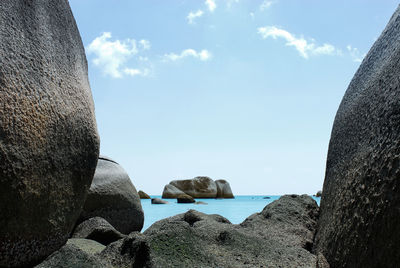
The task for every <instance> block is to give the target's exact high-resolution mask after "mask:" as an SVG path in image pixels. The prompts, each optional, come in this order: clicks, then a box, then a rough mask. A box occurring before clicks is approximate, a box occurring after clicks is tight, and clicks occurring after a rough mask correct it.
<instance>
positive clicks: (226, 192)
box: [215, 180, 235, 198]
mask: <svg viewBox="0 0 400 268" xmlns="http://www.w3.org/2000/svg"><path fill="white" fill-rule="evenodd" d="M215 184H216V185H217V198H235V197H234V196H233V193H232V190H231V186H230V185H229V182H227V181H226V180H216V181H215Z"/></svg>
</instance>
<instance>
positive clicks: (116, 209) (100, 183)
mask: <svg viewBox="0 0 400 268" xmlns="http://www.w3.org/2000/svg"><path fill="white" fill-rule="evenodd" d="M93 217H101V218H104V219H105V220H106V221H108V222H109V223H110V224H111V225H112V226H114V227H115V229H117V230H118V231H120V232H121V233H123V234H129V233H130V232H133V231H140V230H141V229H142V227H143V222H144V215H143V210H142V204H141V203H140V198H139V195H138V193H137V192H136V189H135V186H133V184H132V182H131V180H130V179H129V176H128V174H127V173H126V172H125V170H124V169H123V168H122V167H121V166H120V165H119V164H118V163H117V162H115V161H114V160H112V159H110V158H107V157H105V156H100V157H99V161H98V163H97V168H96V172H95V174H94V178H93V182H92V185H91V186H90V189H89V194H88V196H87V199H86V203H85V205H84V208H83V211H82V214H81V219H80V221H83V220H86V219H89V218H93Z"/></svg>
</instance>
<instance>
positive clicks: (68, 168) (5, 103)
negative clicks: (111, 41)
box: [0, 0, 99, 267]
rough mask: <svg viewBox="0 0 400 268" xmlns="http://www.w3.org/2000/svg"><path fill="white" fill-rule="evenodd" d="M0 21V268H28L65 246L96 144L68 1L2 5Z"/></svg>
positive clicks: (93, 162)
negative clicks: (26, 267)
mask: <svg viewBox="0 0 400 268" xmlns="http://www.w3.org/2000/svg"><path fill="white" fill-rule="evenodd" d="M0 21H1V23H0V103H1V107H0V159H1V161H0V173H1V175H0V215H1V217H0V267H4V266H5V267H21V266H32V265H34V264H35V263H38V262H39V261H40V260H42V259H44V258H45V257H47V256H48V255H49V254H51V253H52V252H54V251H56V250H57V249H59V248H60V247H61V246H62V245H64V244H65V242H66V241H67V239H68V236H69V234H70V232H71V231H72V228H73V227H74V224H75V222H76V220H77V218H78V217H79V214H80V212H81V210H82V206H83V203H84V201H85V198H86V193H87V190H88V189H89V187H90V184H91V182H92V178H93V174H94V171H95V168H96V163H97V158H98V154H99V137H98V134H97V126H96V120H95V113H94V104H93V99H92V94H91V90H90V86H89V81H88V74H87V61H86V56H85V51H84V48H83V45H82V41H81V37H80V35H79V32H78V29H77V26H76V23H75V20H74V17H73V15H72V12H71V9H70V7H69V4H68V1H67V0H59V1H44V0H38V1H26V0H13V1H0Z"/></svg>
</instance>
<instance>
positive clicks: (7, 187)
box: [0, 0, 400, 268]
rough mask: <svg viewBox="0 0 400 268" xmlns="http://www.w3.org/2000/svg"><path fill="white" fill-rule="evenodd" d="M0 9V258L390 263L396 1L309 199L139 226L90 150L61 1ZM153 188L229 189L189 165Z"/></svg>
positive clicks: (92, 143) (95, 150) (84, 93)
mask: <svg viewBox="0 0 400 268" xmlns="http://www.w3.org/2000/svg"><path fill="white" fill-rule="evenodd" d="M0 21H1V24H0V40H1V42H0V55H1V57H0V92H1V93H0V103H1V104H2V108H1V109H0V159H1V161H0V170H1V176H0V213H1V217H0V267H39V268H52V267H57V268H62V267H71V268H72V267H82V268H94V267H96V268H97V267H115V268H119V267H162V268H164V267H316V268H328V267H366V268H368V267H397V266H398V262H399V261H400V251H399V250H398V246H399V245H400V224H399V223H400V209H399V207H400V206H399V204H400V193H399V189H400V181H399V176H400V146H399V144H400V79H399V77H400V45H399V40H400V8H398V9H397V10H396V11H395V13H394V14H393V16H392V18H391V20H390V21H389V23H388V25H387V27H386V28H385V29H384V31H383V33H382V35H381V36H380V37H379V38H378V39H377V41H376V42H375V44H374V46H373V47H372V48H371V50H370V52H369V53H368V55H367V56H366V57H365V59H364V61H363V63H362V64H361V66H360V68H359V70H358V71H357V73H356V74H355V76H354V78H353V80H352V82H351V83H350V85H349V87H348V89H347V91H346V94H345V96H344V97H343V100H342V103H341V105H340V107H339V110H338V112H337V115H336V118H335V122H334V126H333V130H332V135H331V140H330V145H329V151H328V157H327V166H326V176H325V181H324V187H323V192H322V197H321V207H320V208H319V207H318V206H317V204H316V202H315V201H314V200H313V199H312V198H311V197H310V196H306V195H285V196H282V197H281V198H280V199H279V200H277V201H274V202H272V203H271V204H269V205H267V206H266V207H265V208H264V209H263V210H262V211H261V212H259V213H255V214H253V215H250V216H249V217H248V218H247V219H246V220H245V221H243V222H242V223H240V224H231V223H230V222H229V220H228V219H226V218H224V217H222V216H220V215H207V214H203V213H200V212H198V211H195V210H189V211H188V212H186V213H184V214H179V215H176V216H173V217H170V218H167V219H164V220H161V221H158V222H156V223H154V224H153V225H152V226H150V227H149V228H148V229H147V230H146V231H145V232H143V233H140V231H141V229H142V227H143V220H144V216H145V215H144V213H143V210H142V207H141V201H140V197H139V194H138V193H137V191H136V188H135V186H134V185H133V184H132V182H131V179H130V178H129V176H128V174H127V173H126V172H125V171H124V169H123V168H122V167H121V166H120V165H119V164H118V163H117V162H116V161H114V160H112V159H110V158H107V157H104V156H100V157H99V144H100V142H99V136H98V133H97V126H96V120H95V114H94V105H93V99H92V95H91V91H90V87H89V82H88V74H87V62H86V57H85V52H84V48H83V45H82V41H81V38H80V35H79V31H78V29H77V26H76V23H75V20H74V17H73V15H72V12H71V10H70V7H69V4H68V1H67V0H59V1H42V0H41V1H26V0H13V1H11V0H5V1H1V2H0ZM141 195H142V196H144V197H146V195H145V194H144V193H141ZM163 197H165V198H181V199H182V202H189V201H190V202H192V199H193V200H194V198H221V197H222V198H233V197H234V196H233V194H232V191H231V189H230V186H229V183H228V182H227V181H222V180H220V181H213V180H212V179H210V178H208V177H196V178H194V179H193V180H181V181H171V182H170V183H169V184H168V185H166V186H165V189H164V193H163Z"/></svg>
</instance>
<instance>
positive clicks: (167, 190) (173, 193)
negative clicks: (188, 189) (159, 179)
mask: <svg viewBox="0 0 400 268" xmlns="http://www.w3.org/2000/svg"><path fill="white" fill-rule="evenodd" d="M182 194H185V193H184V192H183V191H181V190H179V189H178V188H176V187H175V186H173V185H171V184H167V185H165V186H164V190H163V193H162V198H166V199H168V198H177V197H178V196H180V195H182Z"/></svg>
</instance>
